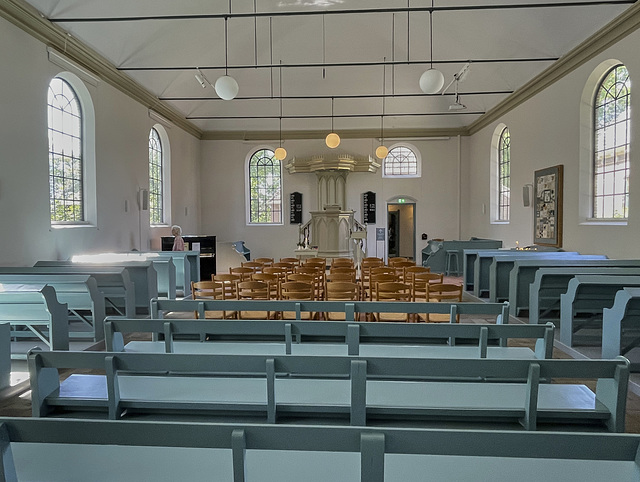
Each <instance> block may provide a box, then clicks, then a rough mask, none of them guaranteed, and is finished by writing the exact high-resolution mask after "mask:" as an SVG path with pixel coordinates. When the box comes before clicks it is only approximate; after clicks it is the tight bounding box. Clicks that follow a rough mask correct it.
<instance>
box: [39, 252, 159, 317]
mask: <svg viewBox="0 0 640 482" xmlns="http://www.w3.org/2000/svg"><path fill="white" fill-rule="evenodd" d="M35 266H37V267H39V266H42V267H58V266H72V267H73V269H76V270H79V271H81V270H82V271H86V272H87V273H91V272H92V271H94V270H95V269H96V268H105V267H119V268H126V269H127V271H128V273H129V278H130V280H131V282H132V283H133V286H134V293H135V307H136V312H138V311H140V312H143V313H148V311H149V300H151V299H152V298H157V297H158V275H157V271H156V269H155V268H154V267H153V263H152V262H151V261H123V262H106V261H105V262H104V263H73V262H71V261H38V262H37V263H36V264H35Z"/></svg>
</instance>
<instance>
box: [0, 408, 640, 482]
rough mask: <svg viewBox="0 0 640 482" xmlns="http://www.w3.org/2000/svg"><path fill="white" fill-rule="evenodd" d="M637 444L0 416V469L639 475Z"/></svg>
mask: <svg viewBox="0 0 640 482" xmlns="http://www.w3.org/2000/svg"><path fill="white" fill-rule="evenodd" d="M639 448H640V435H637V434H611V433H568V432H567V433H557V432H545V433H537V432H522V431H521V432H515V431H502V430H492V431H486V430H482V431H480V430H477V429H475V430H455V429H454V430H438V429H418V428H415V427H409V428H389V427H366V428H360V427H344V426H326V425H325V426H299V425H258V424H239V423H236V424H212V423H206V424H204V423H198V422H185V423H175V422H166V421H165V422H159V421H151V422H149V421H147V422H145V421H130V422H127V423H122V422H113V421H104V420H69V419H34V418H0V452H1V453H3V454H5V463H4V472H0V478H2V477H3V476H4V479H5V480H53V481H69V480H95V477H96V474H101V475H102V476H104V477H108V478H109V480H114V481H115V480H117V481H118V482H139V481H140V479H141V474H144V478H145V479H146V480H153V481H162V482H165V481H176V480H185V481H189V482H205V481H206V482H210V481H211V480H212V474H215V475H216V480H221V481H229V482H231V481H245V480H260V481H262V482H299V481H302V480H304V481H305V482H326V481H328V480H331V481H332V482H354V481H360V482H408V481H418V480H426V474H428V477H429V480H437V481H464V482H470V481H474V482H479V481H491V482H513V481H514V480H517V481H518V482H538V481H540V480H549V481H557V480H562V481H563V482H602V481H603V480H609V481H628V482H640V473H639V471H638V459H637V453H638V450H639ZM114 461H115V462H114Z"/></svg>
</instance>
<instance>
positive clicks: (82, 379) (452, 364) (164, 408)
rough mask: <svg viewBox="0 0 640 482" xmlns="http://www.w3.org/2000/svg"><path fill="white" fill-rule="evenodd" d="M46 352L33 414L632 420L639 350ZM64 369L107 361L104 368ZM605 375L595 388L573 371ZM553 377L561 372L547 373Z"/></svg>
mask: <svg viewBox="0 0 640 482" xmlns="http://www.w3.org/2000/svg"><path fill="white" fill-rule="evenodd" d="M321 360H322V361H321V363H319V362H318V357H314V356H294V355H286V356H258V355H241V356H238V355H202V354H176V353H113V352H42V351H40V350H32V351H31V352H30V353H29V355H28V363H29V376H30V381H31V391H32V414H33V416H34V417H42V416H47V415H49V414H50V412H52V411H54V410H58V411H60V410H62V411H71V412H72V414H71V415H72V416H74V417H77V416H80V412H82V411H86V410H90V411H92V412H94V411H96V410H97V411H102V412H107V413H108V417H109V418H110V419H120V418H122V417H123V416H124V417H126V418H134V417H135V416H136V414H142V415H143V416H146V417H151V416H153V415H154V414H159V413H165V412H166V413H173V414H174V415H180V414H181V415H184V416H195V415H197V414H198V413H200V414H201V415H203V416H205V418H206V417H211V416H216V417H226V418H227V419H230V420H231V421H237V420H238V419H245V418H256V417H257V418H258V419H263V420H264V419H266V421H267V422H268V423H276V422H278V421H280V422H283V421H286V420H289V418H290V417H293V419H295V420H300V419H301V418H304V419H305V420H306V421H307V422H308V423H317V422H318V421H319V420H322V419H324V418H327V417H329V418H333V419H337V420H345V421H346V420H348V421H349V422H348V423H349V424H351V425H356V426H364V425H367V424H371V423H374V424H375V423H376V422H383V423H403V422H410V421H414V422H415V421H426V420H429V421H436V422H445V421H460V422H463V423H487V427H488V428H496V427H497V426H498V425H500V424H501V423H509V422H510V423H516V422H519V423H521V424H522V426H524V428H525V429H527V430H536V428H537V426H538V423H555V424H558V423H560V424H567V423H571V424H576V427H584V426H585V424H586V425H588V426H589V427H591V426H593V425H596V424H599V425H604V426H605V427H606V428H608V429H609V430H610V431H612V432H622V431H624V418H625V404H626V396H627V384H628V377H629V368H628V363H629V362H628V360H626V359H625V358H623V357H619V358H618V359H616V360H514V359H510V360H504V359H502V360H492V359H486V358H485V359H422V358H417V359H414V358H376V357H358V358H355V357H330V356H327V357H322V359H321ZM60 369H64V370H67V369H72V370H104V371H105V375H86V374H77V373H76V374H72V375H70V376H69V377H68V378H66V379H65V380H64V381H62V382H61V381H60V374H59V370H60ZM586 378H589V379H597V380H598V382H597V386H596V392H595V393H593V392H592V391H591V390H590V389H589V388H587V387H586V386H585V385H582V384H575V383H573V382H572V380H574V379H586ZM551 379H553V380H554V383H540V382H541V381H545V380H546V381H548V380H551Z"/></svg>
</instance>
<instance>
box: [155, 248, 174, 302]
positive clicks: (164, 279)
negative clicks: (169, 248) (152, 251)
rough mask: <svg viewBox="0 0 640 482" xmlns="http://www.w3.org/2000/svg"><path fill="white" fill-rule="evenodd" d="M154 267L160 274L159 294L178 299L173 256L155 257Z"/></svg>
mask: <svg viewBox="0 0 640 482" xmlns="http://www.w3.org/2000/svg"><path fill="white" fill-rule="evenodd" d="M151 262H152V263H153V267H154V268H155V270H156V273H157V275H158V296H162V297H165V298H169V299H170V300H175V299H176V265H175V264H173V259H172V258H169V257H167V258H153V259H152V260H151Z"/></svg>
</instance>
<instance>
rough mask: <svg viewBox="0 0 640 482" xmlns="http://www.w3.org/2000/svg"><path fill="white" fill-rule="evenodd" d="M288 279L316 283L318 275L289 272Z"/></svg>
mask: <svg viewBox="0 0 640 482" xmlns="http://www.w3.org/2000/svg"><path fill="white" fill-rule="evenodd" d="M287 281H299V282H301V283H311V284H312V285H315V283H316V277H315V276H314V275H312V274H305V273H289V274H287Z"/></svg>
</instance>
